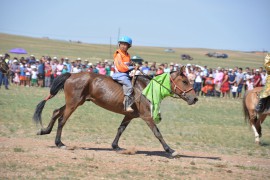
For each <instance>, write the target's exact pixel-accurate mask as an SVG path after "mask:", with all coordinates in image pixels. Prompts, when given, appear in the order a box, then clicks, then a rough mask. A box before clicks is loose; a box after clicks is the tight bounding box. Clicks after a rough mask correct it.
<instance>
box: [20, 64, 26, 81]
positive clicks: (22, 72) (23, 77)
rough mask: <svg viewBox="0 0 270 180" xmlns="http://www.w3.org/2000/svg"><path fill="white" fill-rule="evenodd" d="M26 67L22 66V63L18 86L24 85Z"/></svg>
mask: <svg viewBox="0 0 270 180" xmlns="http://www.w3.org/2000/svg"><path fill="white" fill-rule="evenodd" d="M25 73H26V67H25V66H24V64H22V65H21V67H20V86H22V85H23V86H25V82H26V74H25Z"/></svg>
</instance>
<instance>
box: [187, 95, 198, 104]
mask: <svg viewBox="0 0 270 180" xmlns="http://www.w3.org/2000/svg"><path fill="white" fill-rule="evenodd" d="M198 100H199V99H198V98H197V97H193V96H187V97H186V101H187V103H188V105H192V104H195V103H196V102H197V101H198Z"/></svg>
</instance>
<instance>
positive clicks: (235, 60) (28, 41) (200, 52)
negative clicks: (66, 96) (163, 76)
mask: <svg viewBox="0 0 270 180" xmlns="http://www.w3.org/2000/svg"><path fill="white" fill-rule="evenodd" d="M16 47H20V48H24V49H26V50H27V52H28V54H27V55H23V56H25V57H26V56H30V55H31V54H34V55H35V56H36V57H37V58H39V57H41V56H43V55H49V56H51V57H53V56H57V57H69V58H70V59H76V58H77V57H81V58H82V59H83V60H84V59H88V60H89V61H90V62H96V61H97V60H102V59H112V56H113V53H114V51H115V50H116V48H117V46H116V45H111V46H110V45H101V44H85V43H82V42H80V43H78V42H69V41H61V40H52V39H50V38H48V37H46V38H32V37H25V36H17V35H10V34H2V33H0V53H1V54H3V53H6V52H8V51H9V50H10V49H12V48H16ZM165 49H167V48H166V47H146V46H133V47H132V48H131V49H130V50H129V53H130V54H131V56H133V55H138V56H140V57H142V58H143V59H144V60H145V61H149V62H153V61H156V62H157V63H170V62H174V63H178V64H199V65H207V66H209V67H218V66H220V67H234V66H238V67H243V68H245V67H247V66H249V67H251V68H257V67H260V66H263V62H264V56H265V55H266V53H247V52H241V51H230V50H217V49H203V48H172V49H173V51H174V53H167V52H165V51H164V50H165ZM208 52H220V53H226V54H228V55H229V58H227V59H220V58H209V57H207V56H205V54H206V53H208ZM181 54H189V55H190V56H191V57H193V58H194V59H193V60H192V61H189V60H181ZM11 56H12V57H14V56H17V57H21V56H22V55H19V56H18V55H15V54H11Z"/></svg>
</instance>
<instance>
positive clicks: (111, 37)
mask: <svg viewBox="0 0 270 180" xmlns="http://www.w3.org/2000/svg"><path fill="white" fill-rule="evenodd" d="M110 58H112V37H111V36H110V57H109V59H110Z"/></svg>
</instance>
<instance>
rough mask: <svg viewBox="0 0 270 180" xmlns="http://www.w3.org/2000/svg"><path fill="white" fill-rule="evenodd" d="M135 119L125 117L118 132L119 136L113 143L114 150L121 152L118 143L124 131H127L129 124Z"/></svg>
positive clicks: (117, 135)
mask: <svg viewBox="0 0 270 180" xmlns="http://www.w3.org/2000/svg"><path fill="white" fill-rule="evenodd" d="M132 119H133V118H131V117H128V116H125V117H124V119H123V121H122V123H121V124H120V126H119V128H118V131H117V134H116V136H115V138H114V141H113V143H112V148H113V149H114V150H121V148H120V147H119V146H118V141H119V139H120V137H121V135H122V133H123V132H124V130H125V129H126V127H127V126H128V124H129V123H130V121H131V120H132Z"/></svg>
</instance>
